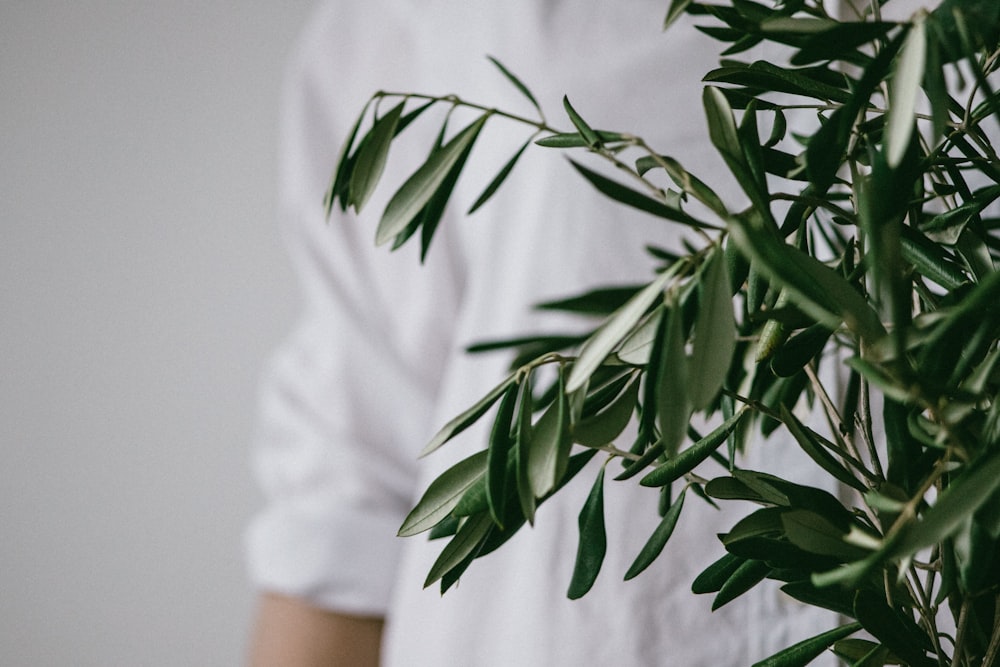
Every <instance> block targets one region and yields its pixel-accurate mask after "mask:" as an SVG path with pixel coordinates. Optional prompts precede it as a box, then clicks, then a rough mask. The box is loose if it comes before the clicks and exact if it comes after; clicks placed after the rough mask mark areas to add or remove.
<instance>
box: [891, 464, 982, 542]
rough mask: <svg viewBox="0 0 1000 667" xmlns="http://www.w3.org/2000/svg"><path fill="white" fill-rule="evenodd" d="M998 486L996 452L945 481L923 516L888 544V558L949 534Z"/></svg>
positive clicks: (939, 539) (936, 540)
mask: <svg viewBox="0 0 1000 667" xmlns="http://www.w3.org/2000/svg"><path fill="white" fill-rule="evenodd" d="M998 489H1000V454H993V455H992V456H988V457H985V458H984V459H981V460H979V461H977V462H976V464H975V465H970V466H969V469H968V471H967V472H966V473H965V474H964V475H962V476H961V477H959V478H958V479H956V480H955V481H953V482H952V483H951V484H949V485H948V488H946V489H945V490H944V491H943V492H942V493H941V495H940V496H939V497H938V499H937V502H935V503H934V505H932V506H931V508H930V509H928V510H927V511H926V512H925V513H924V515H923V517H922V518H921V519H920V520H919V521H918V522H916V523H915V524H912V525H911V526H910V527H909V528H908V529H907V531H906V533H905V534H904V535H903V537H902V538H901V539H900V540H899V541H898V542H897V543H895V544H894V545H892V546H890V548H889V554H888V557H889V558H905V557H907V556H909V555H911V554H915V553H916V552H918V551H920V550H921V549H925V548H927V547H929V546H932V545H934V544H937V543H939V542H941V541H942V540H944V539H945V538H947V537H949V536H951V535H953V534H954V533H955V531H957V530H958V529H959V528H961V527H962V524H963V523H964V522H965V520H966V519H968V518H969V517H971V516H972V515H973V514H974V513H975V511H976V510H978V509H979V507H980V506H982V505H983V504H984V503H985V502H986V501H988V500H989V499H990V497H991V496H992V495H993V494H994V493H996V492H997V490H998Z"/></svg>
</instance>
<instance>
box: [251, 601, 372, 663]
mask: <svg viewBox="0 0 1000 667" xmlns="http://www.w3.org/2000/svg"><path fill="white" fill-rule="evenodd" d="M382 625H383V621H382V619H381V618H364V617H360V616H349V615H346V614H338V613H335V612H330V611H326V610H323V609H318V608H316V607H313V606H310V605H309V604H308V603H307V602H304V601H302V600H299V599H296V598H290V597H285V596H281V595H276V594H273V593H263V594H261V596H260V601H259V605H258V610H257V621H256V623H255V625H254V630H253V637H252V640H251V643H250V661H249V664H250V667H340V666H344V667H378V664H379V647H380V644H381V639H382Z"/></svg>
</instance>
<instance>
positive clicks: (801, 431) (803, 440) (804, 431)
mask: <svg viewBox="0 0 1000 667" xmlns="http://www.w3.org/2000/svg"><path fill="white" fill-rule="evenodd" d="M781 421H782V423H784V424H785V426H786V427H787V428H788V431H789V433H791V434H792V437H793V438H795V441H796V442H797V443H798V444H799V447H801V448H802V451H804V452H805V453H806V454H808V455H809V458H811V459H812V460H813V461H815V462H816V464H817V465H819V467H821V468H822V469H823V470H825V471H826V472H828V473H830V475H832V476H833V478H834V479H836V480H838V481H840V482H842V483H844V484H846V485H847V486H850V487H851V488H853V489H856V490H858V491H860V492H861V493H864V492H866V491H867V490H868V489H867V487H866V486H865V485H864V484H863V483H861V481H859V480H858V479H857V478H856V477H855V476H854V475H852V474H851V473H850V471H848V470H847V468H845V467H844V466H843V465H841V463H840V462H839V461H838V460H837V459H836V458H835V457H834V456H833V455H832V454H831V453H830V452H829V451H828V449H827V448H826V447H824V446H823V444H822V442H821V440H820V437H819V435H818V434H816V433H815V432H814V431H813V430H812V429H810V428H809V427H808V426H806V425H805V424H803V423H802V422H800V421H799V419H798V417H796V416H795V415H794V414H792V412H791V411H790V410H789V409H788V408H787V407H786V406H784V405H782V406H781Z"/></svg>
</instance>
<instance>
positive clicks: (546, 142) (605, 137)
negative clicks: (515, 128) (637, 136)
mask: <svg viewBox="0 0 1000 667" xmlns="http://www.w3.org/2000/svg"><path fill="white" fill-rule="evenodd" d="M594 131H595V132H597V138H598V139H600V140H601V143H602V144H608V143H616V142H620V141H625V139H626V138H627V137H626V136H625V135H624V134H622V133H620V132H609V131H607V130H594ZM535 145H536V146H542V147H544V148H585V147H587V146H589V144H588V143H587V140H586V139H585V138H584V137H583V135H582V134H580V133H579V132H557V133H556V134H550V135H549V136H547V137H542V138H541V139H538V140H536V141H535Z"/></svg>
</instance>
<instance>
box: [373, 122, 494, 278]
mask: <svg viewBox="0 0 1000 667" xmlns="http://www.w3.org/2000/svg"><path fill="white" fill-rule="evenodd" d="M474 143H475V139H473V141H470V142H469V143H468V145H466V147H465V150H463V151H462V153H461V154H460V155H459V156H458V160H456V161H455V164H453V165H452V166H451V169H449V170H448V174H447V175H446V176H445V178H444V180H443V181H442V182H441V184H440V185H439V186H438V187H437V190H435V191H434V195H433V196H432V197H431V198H430V200H429V201H428V202H427V205H426V206H424V208H423V210H422V211H421V212H420V214H419V215H418V216H417V218H416V220H419V226H420V261H421V262H423V261H424V260H425V259H426V258H427V251H428V250H429V249H430V245H431V240H432V239H433V238H434V232H436V231H437V228H438V224H439V223H440V222H441V216H442V215H444V210H445V207H447V205H448V200H449V199H451V193H452V192H453V191H454V190H455V185H456V184H457V183H458V177H459V176H461V175H462V170H463V169H465V163H466V161H468V159H469V154H470V153H472V146H473V144H474ZM401 235H402V237H403V238H398V240H397V242H396V243H395V244H393V249H394V250H395V249H396V248H397V247H399V246H400V245H402V243H403V242H404V241H405V238H406V237H408V236H409V234H407V232H406V231H404V232H401Z"/></svg>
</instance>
